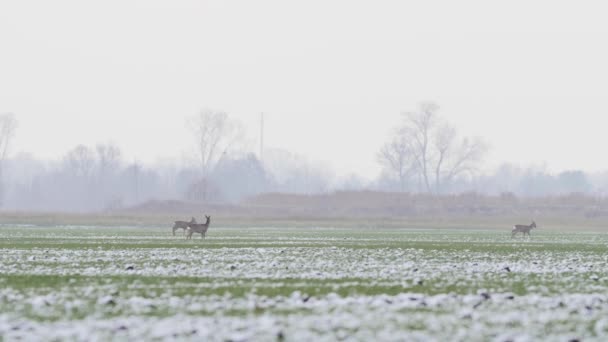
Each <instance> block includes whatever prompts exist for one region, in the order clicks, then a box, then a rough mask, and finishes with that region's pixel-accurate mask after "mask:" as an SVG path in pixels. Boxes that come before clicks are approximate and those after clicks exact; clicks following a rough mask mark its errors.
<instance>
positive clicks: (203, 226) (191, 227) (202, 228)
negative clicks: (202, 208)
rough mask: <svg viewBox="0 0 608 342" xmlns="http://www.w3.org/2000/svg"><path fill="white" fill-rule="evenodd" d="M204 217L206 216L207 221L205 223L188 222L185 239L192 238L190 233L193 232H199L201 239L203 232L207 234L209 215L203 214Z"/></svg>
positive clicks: (203, 236)
mask: <svg viewBox="0 0 608 342" xmlns="http://www.w3.org/2000/svg"><path fill="white" fill-rule="evenodd" d="M205 218H207V222H205V223H190V224H188V228H187V229H186V239H192V234H194V233H199V234H201V239H204V238H205V234H207V229H209V225H210V224H211V216H207V215H205Z"/></svg>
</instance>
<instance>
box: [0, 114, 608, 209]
mask: <svg viewBox="0 0 608 342" xmlns="http://www.w3.org/2000/svg"><path fill="white" fill-rule="evenodd" d="M186 126H187V127H188V128H189V129H190V134H191V136H192V138H193V147H195V151H196V152H195V155H194V158H192V159H191V160H188V161H173V162H163V163H156V164H143V163H141V162H138V161H128V160H126V159H125V158H124V156H123V154H122V151H121V150H120V148H119V147H118V146H116V145H114V144H108V143H100V144H96V145H94V146H85V145H76V146H75V147H74V148H72V149H70V150H68V151H66V152H65V154H64V155H63V156H62V157H61V158H60V159H59V160H53V161H42V160H38V159H36V158H34V157H32V156H31V155H28V154H24V153H22V154H18V155H15V156H12V157H11V158H8V156H9V153H8V151H9V148H10V142H11V138H12V137H13V136H14V134H15V130H16V127H17V120H16V117H15V115H12V114H2V115H0V200H2V202H1V203H0V205H1V206H2V207H4V208H6V209H14V210H48V211H98V210H112V209H115V208H122V207H125V206H131V205H135V204H138V203H141V202H145V201H149V200H163V199H176V200H187V201H193V202H212V203H235V202H239V201H242V200H244V199H246V198H250V197H252V196H255V195H259V194H263V193H294V194H323V193H328V192H332V191H340V190H347V191H359V190H371V191H382V192H405V193H425V194H431V195H438V194H456V193H471V192H474V193H480V194H486V195H501V196H505V194H507V195H508V194H511V195H513V196H531V197H538V196H549V195H563V194H570V193H582V194H596V195H603V194H604V192H605V191H606V189H608V173H598V174H587V173H585V172H583V171H580V170H573V171H566V172H561V173H559V174H552V173H550V172H548V171H547V170H546V168H543V167H526V168H522V167H518V166H514V165H509V164H504V165H502V166H500V167H499V168H498V169H497V170H495V171H494V172H493V173H481V172H480V171H479V169H480V167H481V165H482V163H483V158H484V156H485V154H486V151H487V144H486V143H485V142H484V141H483V140H482V139H480V138H471V137H461V136H460V135H459V134H458V132H457V130H456V128H455V127H454V126H453V125H451V124H450V123H449V122H447V121H446V120H444V119H443V118H442V117H441V116H440V115H439V107H438V106H437V105H436V104H434V103H423V104H421V105H420V106H419V108H418V109H417V110H416V111H412V112H406V113H403V114H401V122H400V124H399V125H398V126H397V127H395V128H394V129H393V130H392V132H391V134H390V135H389V136H388V137H387V140H386V142H385V143H384V144H383V145H382V146H381V147H380V148H379V151H378V154H377V162H378V163H379V165H381V167H382V172H381V173H380V175H379V176H378V177H377V178H376V179H374V180H373V181H368V180H364V179H362V178H361V177H359V176H357V175H356V174H353V175H352V176H350V177H348V178H346V179H336V178H335V177H334V176H333V174H332V172H331V170H329V168H327V167H326V166H324V165H322V164H319V163H315V162H312V161H310V160H307V159H306V158H304V157H302V156H299V155H297V154H294V153H290V152H289V151H286V150H281V149H266V150H265V151H264V160H263V161H261V160H259V158H258V156H257V155H255V154H254V153H252V152H251V150H250V149H249V148H248V147H247V145H248V144H247V142H246V141H244V139H243V136H244V128H243V126H242V125H241V124H239V123H238V122H237V121H235V120H232V119H231V118H230V116H229V115H228V114H227V113H225V112H221V111H213V110H204V111H201V112H200V113H198V114H197V115H194V116H191V117H189V118H187V125H186Z"/></svg>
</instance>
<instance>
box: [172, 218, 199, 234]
mask: <svg viewBox="0 0 608 342" xmlns="http://www.w3.org/2000/svg"><path fill="white" fill-rule="evenodd" d="M191 223H196V219H195V218H194V217H193V218H191V219H190V222H188V221H175V223H173V236H175V231H176V230H178V229H183V230H184V232H185V231H186V229H188V225H189V224H191Z"/></svg>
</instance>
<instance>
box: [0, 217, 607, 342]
mask: <svg viewBox="0 0 608 342" xmlns="http://www.w3.org/2000/svg"><path fill="white" fill-rule="evenodd" d="M607 252H608V234H605V233H601V232H584V231H576V232H570V233H560V232H558V231H551V230H541V229H538V230H535V231H533V232H532V238H530V239H528V238H526V239H523V238H522V237H521V236H518V237H517V238H516V239H511V236H510V232H509V231H508V230H504V231H500V230H483V229H440V228H430V229H429V228H427V229H373V230H369V229H362V228H360V229H357V228H333V229H332V228H313V227H309V228H290V229H282V228H277V227H272V228H247V229H243V228H228V227H219V228H218V227H212V228H211V229H210V231H209V233H208V237H207V239H205V240H202V239H201V238H200V236H198V238H196V239H194V240H190V241H186V240H185V239H184V238H183V235H182V233H181V231H179V232H178V234H177V236H172V235H171V230H170V229H169V228H164V229H159V228H146V227H143V228H142V227H137V228H134V227H93V226H83V227H79V226H55V227H30V226H28V227H18V226H14V225H13V226H11V225H5V226H2V227H0V336H1V338H0V339H3V340H6V341H12V340H17V339H26V340H40V339H44V340H53V339H57V340H91V339H93V340H95V339H97V340H110V339H111V340H132V339H137V340H143V339H145V340H150V339H172V338H179V339H186V340H187V339H191V340H211V341H214V340H217V341H227V340H231V341H251V340H261V341H275V340H279V341H280V340H286V341H301V340H328V341H333V340H366V341H369V340H387V341H392V340H399V341H402V340H408V341H418V340H419V341H435V340H436V341H446V340H450V341H454V340H456V341H458V340H460V341H487V340H490V341H491V340H496V341H506V340H515V341H518V340H522V341H525V340H537V339H544V340H555V341H568V340H571V339H582V340H585V341H587V340H597V341H603V340H606V339H608V272H607V270H608V253H607Z"/></svg>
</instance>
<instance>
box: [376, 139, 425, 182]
mask: <svg viewBox="0 0 608 342" xmlns="http://www.w3.org/2000/svg"><path fill="white" fill-rule="evenodd" d="M408 138H409V136H408V135H407V134H405V132H403V131H402V130H397V131H396V132H395V133H394V135H393V137H391V140H390V141H388V142H387V143H385V144H384V146H382V148H381V149H380V151H379V152H378V155H377V159H378V162H380V164H382V165H383V166H384V167H385V168H386V169H387V170H388V171H389V172H390V173H392V174H395V175H396V176H397V177H398V178H399V186H400V190H401V191H402V192H403V191H405V186H406V183H407V181H408V179H409V178H410V177H411V176H412V174H413V173H414V171H415V169H416V160H415V158H414V153H413V151H412V146H411V142H410V141H409V140H408Z"/></svg>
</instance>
